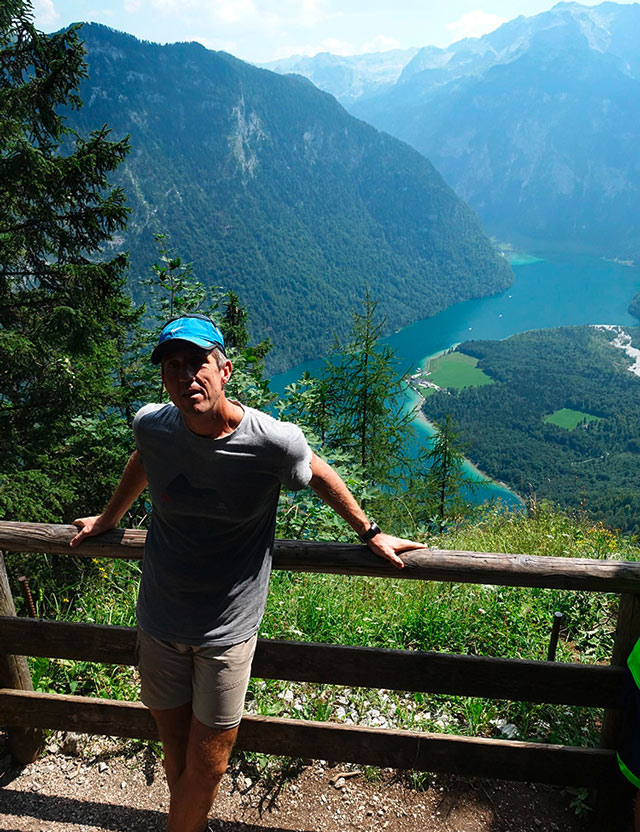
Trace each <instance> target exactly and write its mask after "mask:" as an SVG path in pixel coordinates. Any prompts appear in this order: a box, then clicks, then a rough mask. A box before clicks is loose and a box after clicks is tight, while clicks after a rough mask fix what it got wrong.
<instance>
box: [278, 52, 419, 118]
mask: <svg viewBox="0 0 640 832" xmlns="http://www.w3.org/2000/svg"><path fill="white" fill-rule="evenodd" d="M416 52H418V48H417V47H415V48H412V49H390V50H389V51H387V52H368V53H365V54H363V55H347V56H342V55H332V54H331V53H330V52H320V53H319V54H318V55H314V56H313V57H308V56H306V55H294V56H293V57H291V58H285V59H284V60H281V61H271V62H270V63H266V64H262V66H263V67H264V68H265V69H271V70H273V72H279V73H280V74H282V75H287V74H297V75H304V77H305V78H308V79H309V80H310V81H312V82H313V83H314V84H315V85H316V87H318V89H321V90H324V91H325V92H330V93H331V95H334V96H335V97H336V98H337V99H338V101H339V102H340V103H341V104H342V105H343V106H344V107H347V108H348V107H349V105H350V104H353V103H354V101H358V100H359V99H364V98H367V97H368V96H370V95H373V94H375V93H379V92H380V91H381V90H383V89H385V88H386V87H390V86H391V85H392V84H394V83H395V82H396V81H397V80H398V77H399V76H400V73H401V72H402V70H403V69H404V67H405V66H406V65H407V63H408V62H409V61H410V60H411V59H412V58H413V57H414V55H415V54H416Z"/></svg>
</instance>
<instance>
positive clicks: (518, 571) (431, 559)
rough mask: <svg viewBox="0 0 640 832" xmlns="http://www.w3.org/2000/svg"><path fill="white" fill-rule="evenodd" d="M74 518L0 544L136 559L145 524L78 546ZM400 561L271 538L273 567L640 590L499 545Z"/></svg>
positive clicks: (621, 564) (617, 569)
mask: <svg viewBox="0 0 640 832" xmlns="http://www.w3.org/2000/svg"><path fill="white" fill-rule="evenodd" d="M75 533H76V529H75V527H74V526H55V525H50V524H46V523H11V522H7V521H2V522H0V548H4V549H6V550H8V551H13V552H48V553H51V554H62V555H79V556H83V557H119V558H130V559H136V558H137V559H140V558H141V557H142V550H143V546H144V539H145V532H143V531H141V530H139V529H114V530H113V531H110V532H106V533H105V534H103V535H100V536H99V537H95V538H87V539H86V541H85V542H84V543H82V544H81V545H80V546H78V547H77V548H76V549H71V548H70V547H69V545H68V542H69V540H70V539H71V538H72V537H73V535H74V534H75ZM404 561H405V568H404V569H396V568H394V567H393V566H391V565H390V564H388V563H387V562H386V561H384V560H382V559H381V558H377V557H376V556H375V555H374V554H372V552H371V551H370V550H369V549H368V548H367V547H366V546H361V545H355V544H348V543H318V542H312V541H299V540H278V541H276V546H275V554H274V567H275V568H276V569H286V570H291V571H295V572H326V573H338V574H344V575H369V576H372V577H382V578H405V579H410V580H423V581H458V582H462V583H479V584H499V585H506V586H529V587H546V588H551V589H574V590H589V591H592V592H640V563H634V562H627V561H602V560H590V559H588V558H556V557H548V558H547V557H536V556H533V555H505V554H500V553H496V552H458V551H449V550H444V549H426V550H425V549H416V550H414V551H413V552H409V553H407V554H406V555H405V556H404Z"/></svg>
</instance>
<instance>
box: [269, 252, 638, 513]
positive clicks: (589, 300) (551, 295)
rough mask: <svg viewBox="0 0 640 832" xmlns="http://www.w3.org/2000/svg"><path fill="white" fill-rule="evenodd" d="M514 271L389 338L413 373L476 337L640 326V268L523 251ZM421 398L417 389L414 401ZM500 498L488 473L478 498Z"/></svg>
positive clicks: (275, 382) (311, 367)
mask: <svg viewBox="0 0 640 832" xmlns="http://www.w3.org/2000/svg"><path fill="white" fill-rule="evenodd" d="M513 272H514V275H515V281H514V283H513V285H512V286H510V287H509V288H508V289H507V290H506V291H504V292H502V293H500V294H499V295H494V296H493V297H490V298H481V299H479V300H470V301H465V302H464V303H458V304H456V305H455V306H450V307H449V308H448V309H445V310H444V311H443V312H440V313H439V314H438V315H434V317H433V318H425V319H424V320H422V321H417V322H416V323H415V324H412V325H411V326H408V327H405V328H404V329H401V330H399V331H398V332H395V333H393V334H392V335H389V336H388V337H387V338H385V341H386V342H387V343H388V344H389V345H390V346H391V347H393V349H394V350H395V352H396V355H397V357H398V361H399V366H400V368H401V369H402V370H403V371H405V370H406V371H407V372H409V371H413V370H415V369H416V368H417V367H421V366H423V365H424V363H425V362H426V360H427V359H428V358H429V357H430V356H432V355H434V354H435V353H438V352H441V351H442V350H446V349H449V347H451V346H453V345H454V344H458V343H460V342H461V341H468V340H470V339H492V340H493V339H502V338H507V337H508V336H509V335H515V333H517V332H524V331H526V330H529V329H546V328H548V327H556V326H572V325H579V324H622V325H624V324H631V325H633V324H637V321H636V319H635V318H633V317H632V316H631V315H630V314H629V312H628V311H627V307H628V305H629V303H630V301H631V299H632V298H633V296H634V295H635V294H636V293H637V292H639V291H640V268H637V267H629V266H623V265H620V264H618V263H611V262H607V261H605V260H601V259H597V258H594V257H587V256H576V255H571V256H563V255H557V256H553V257H547V258H546V259H544V260H541V259H537V258H534V257H527V256H523V257H521V258H518V259H516V260H515V261H514V262H513ZM380 311H381V312H382V313H383V314H384V310H380ZM322 364H323V362H322V360H315V361H307V362H305V363H304V364H300V365H298V366H297V367H294V368H293V369H291V370H288V371H287V372H286V373H282V374H281V375H278V376H274V377H273V379H272V380H271V387H272V389H273V390H274V391H276V392H282V390H284V387H285V386H286V385H287V384H290V383H291V382H292V381H295V380H296V379H298V378H299V377H300V375H301V373H302V372H303V371H304V370H308V371H309V372H310V373H312V374H314V373H315V374H317V373H319V372H320V371H321V369H322ZM417 399H418V397H417V396H416V394H415V393H413V392H409V393H408V394H407V406H412V405H414V404H415V403H416V401H417ZM415 425H416V428H417V432H418V441H421V442H425V441H426V440H427V439H428V436H429V435H430V428H429V425H428V424H427V423H426V422H425V420H424V419H422V418H421V417H420V416H417V417H416V420H415ZM476 476H477V474H476ZM492 497H500V498H502V499H504V500H506V501H507V502H508V503H514V502H517V498H516V497H515V496H514V495H513V494H511V492H509V491H508V490H507V489H505V488H503V487H501V486H499V485H498V484H496V483H493V482H491V481H488V480H486V479H483V482H482V485H481V486H479V487H478V489H477V492H476V499H478V500H480V501H482V500H486V499H490V498H492Z"/></svg>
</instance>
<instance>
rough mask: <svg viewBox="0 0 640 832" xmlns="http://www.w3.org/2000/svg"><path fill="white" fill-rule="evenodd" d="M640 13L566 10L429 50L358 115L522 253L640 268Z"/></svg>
mask: <svg viewBox="0 0 640 832" xmlns="http://www.w3.org/2000/svg"><path fill="white" fill-rule="evenodd" d="M639 42H640V5H638V4H629V5H626V4H625V5H622V4H616V3H602V4H601V5H599V6H592V7H586V6H582V5H580V4H578V3H559V4H557V5H556V6H554V7H553V9H551V10H550V11H548V12H544V13H542V14H539V15H536V16H534V17H528V18H527V17H518V18H516V19H515V20H512V21H510V22H508V23H505V24H504V25H503V26H501V27H500V28H499V29H497V30H496V31H494V32H491V33H490V34H488V35H484V36H483V37H481V38H473V39H465V40H462V41H459V42H458V43H455V44H453V45H452V46H450V47H448V48H447V49H438V48H436V47H426V48H424V49H422V50H420V51H419V52H418V53H417V54H416V55H415V57H414V58H413V59H412V60H411V61H410V62H409V63H408V64H407V66H406V67H405V68H404V70H403V72H402V74H401V75H400V77H399V79H398V81H397V82H396V83H395V84H394V85H393V86H392V87H389V88H387V89H385V90H383V91H381V92H380V93H379V94H376V95H375V96H371V97H369V98H367V99H366V100H364V99H363V100H361V101H356V102H354V103H353V104H352V105H350V109H351V112H352V113H353V114H354V115H357V116H358V117H360V118H363V119H365V120H367V121H369V122H370V123H371V124H374V125H375V126H376V127H378V128H380V129H382V130H386V131H388V132H389V133H391V134H392V135H394V136H397V137H398V138H401V139H403V140H404V141H407V142H409V143H410V144H411V145H412V146H413V147H415V148H416V149H417V150H419V151H420V152H421V153H423V154H425V155H426V156H428V157H429V158H430V159H431V161H432V162H433V163H434V165H435V166H436V167H437V169H438V170H439V171H440V172H441V173H442V175H443V176H444V178H445V179H446V181H447V182H448V183H449V184H450V185H451V186H452V187H453V188H454V190H455V191H456V193H458V195H459V196H461V197H462V198H463V199H465V200H466V201H468V202H469V204H470V205H471V207H472V208H474V209H475V210H476V211H477V213H478V215H479V216H480V218H481V220H482V221H483V223H484V224H485V227H486V228H487V229H488V230H489V231H490V232H491V233H493V234H495V235H498V236H502V237H506V238H508V239H511V240H513V241H520V242H524V243H525V244H526V243H527V242H529V243H530V241H532V240H533V241H534V243H537V244H538V245H540V244H542V243H544V244H547V245H549V246H551V247H553V246H554V245H558V244H560V245H562V246H572V247H574V248H577V249H581V250H584V251H591V252H594V253H598V254H604V255H607V256H613V257H624V258H632V259H633V258H638V257H639V256H640V227H639V226H638V223H637V222H636V217H637V215H638V211H639V209H640V165H639V164H638V161H637V147H638V143H639V142H640V50H639V49H638V43H639Z"/></svg>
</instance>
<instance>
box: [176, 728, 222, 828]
mask: <svg viewBox="0 0 640 832" xmlns="http://www.w3.org/2000/svg"><path fill="white" fill-rule="evenodd" d="M237 734H238V728H237V727H235V728H227V729H223V728H210V727H209V726H207V725H203V724H202V722H200V721H199V720H198V719H197V717H195V716H192V718H191V727H190V730H189V738H188V742H187V746H186V760H185V767H184V769H183V771H182V774H181V775H180V777H179V778H178V780H177V781H176V782H175V783H174V784H173V787H172V789H171V804H170V808H169V821H168V823H167V832H202V830H203V829H205V827H206V823H207V818H208V815H209V810H210V809H211V806H212V805H213V801H214V800H215V799H216V795H217V794H218V787H219V785H220V780H222V775H223V774H224V773H225V771H226V770H227V763H228V762H229V755H230V754H231V749H232V748H233V744H234V743H235V741H236V736H237ZM168 777H169V775H168V774H167V779H168Z"/></svg>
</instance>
